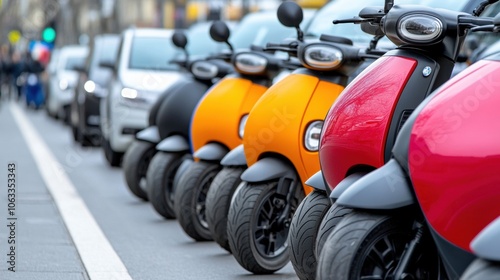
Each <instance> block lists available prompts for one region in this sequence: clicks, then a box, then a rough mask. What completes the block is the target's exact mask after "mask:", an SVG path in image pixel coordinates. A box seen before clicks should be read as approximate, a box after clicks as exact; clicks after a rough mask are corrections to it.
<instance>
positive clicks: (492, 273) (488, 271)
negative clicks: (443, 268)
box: [460, 259, 500, 280]
mask: <svg viewBox="0 0 500 280" xmlns="http://www.w3.org/2000/svg"><path fill="white" fill-rule="evenodd" d="M498 279H500V264H498V263H493V262H490V261H486V260H482V259H477V260H475V261H473V262H472V263H471V264H470V265H469V267H468V268H467V269H466V270H465V272H464V274H462V277H460V280H498Z"/></svg>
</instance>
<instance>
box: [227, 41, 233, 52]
mask: <svg viewBox="0 0 500 280" xmlns="http://www.w3.org/2000/svg"><path fill="white" fill-rule="evenodd" d="M226 44H227V46H228V47H229V49H230V50H231V52H232V53H234V48H233V45H231V43H229V41H226Z"/></svg>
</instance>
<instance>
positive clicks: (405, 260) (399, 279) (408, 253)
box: [393, 221, 424, 280]
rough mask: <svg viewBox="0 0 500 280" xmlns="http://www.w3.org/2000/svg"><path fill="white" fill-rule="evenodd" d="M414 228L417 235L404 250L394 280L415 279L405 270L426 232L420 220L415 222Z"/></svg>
mask: <svg viewBox="0 0 500 280" xmlns="http://www.w3.org/2000/svg"><path fill="white" fill-rule="evenodd" d="M413 228H414V229H415V236H414V237H413V239H412V240H411V241H410V243H409V244H408V245H407V247H406V249H405V251H404V252H403V255H402V256H401V261H399V264H398V266H397V267H396V270H395V272H394V277H393V279H394V280H407V279H413V276H412V275H411V274H408V273H406V272H405V271H406V269H407V268H408V266H409V265H410V261H411V259H412V257H413V254H414V253H415V250H416V249H417V246H418V244H419V243H420V241H421V240H422V236H423V234H424V225H423V224H422V223H420V222H418V221H415V222H414V223H413Z"/></svg>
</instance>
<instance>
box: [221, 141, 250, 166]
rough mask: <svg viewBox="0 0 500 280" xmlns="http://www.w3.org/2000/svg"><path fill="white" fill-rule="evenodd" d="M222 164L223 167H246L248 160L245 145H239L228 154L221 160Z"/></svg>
mask: <svg viewBox="0 0 500 280" xmlns="http://www.w3.org/2000/svg"><path fill="white" fill-rule="evenodd" d="M220 164H221V165H222V166H246V165H247V160H246V158H245V151H244V150H243V145H239V146H238V147H236V148H234V149H232V150H231V151H230V152H229V153H227V154H226V155H225V156H224V158H223V159H222V160H221V162H220Z"/></svg>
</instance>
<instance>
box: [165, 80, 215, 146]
mask: <svg viewBox="0 0 500 280" xmlns="http://www.w3.org/2000/svg"><path fill="white" fill-rule="evenodd" d="M207 90H208V84H207V83H204V82H201V81H198V80H196V79H194V78H189V77H186V78H184V79H182V80H180V81H179V82H177V83H176V84H175V85H174V86H173V88H171V89H170V90H169V91H170V93H169V94H168V95H167V97H166V98H165V100H163V102H162V103H161V105H160V106H159V108H158V113H157V116H156V124H157V126H158V128H159V134H160V138H161V139H165V138H166V137H168V136H171V135H181V136H183V137H185V138H186V139H189V126H190V124H191V117H192V116H193V112H194V110H195V108H196V105H197V104H198V103H199V102H200V100H201V98H202V97H203V96H204V95H205V93H206V92H207Z"/></svg>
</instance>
